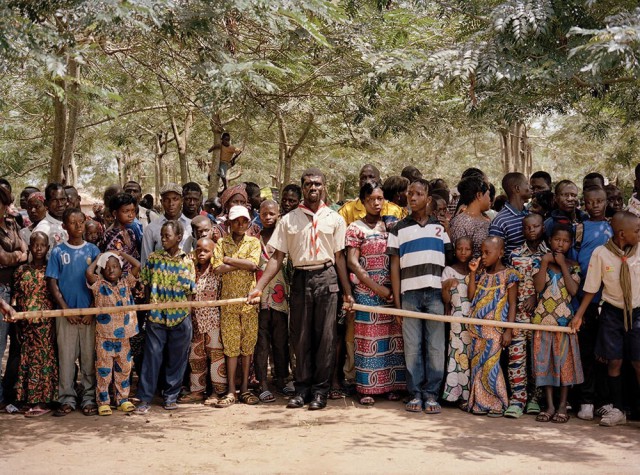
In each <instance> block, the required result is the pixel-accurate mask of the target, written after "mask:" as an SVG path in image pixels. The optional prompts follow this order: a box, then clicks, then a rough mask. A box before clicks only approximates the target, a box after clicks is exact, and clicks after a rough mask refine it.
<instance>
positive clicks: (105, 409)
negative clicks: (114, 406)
mask: <svg viewBox="0 0 640 475" xmlns="http://www.w3.org/2000/svg"><path fill="white" fill-rule="evenodd" d="M111 414H113V411H112V410H111V407H109V405H108V404H105V405H103V406H100V407H98V415H99V416H110V415H111Z"/></svg>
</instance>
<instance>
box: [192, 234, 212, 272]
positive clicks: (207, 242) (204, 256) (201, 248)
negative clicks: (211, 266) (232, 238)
mask: <svg viewBox="0 0 640 475" xmlns="http://www.w3.org/2000/svg"><path fill="white" fill-rule="evenodd" d="M213 246H214V244H213V241H212V240H211V239H201V240H199V241H198V243H197V244H196V261H197V262H198V265H201V266H203V265H206V264H208V263H209V262H211V258H212V257H213Z"/></svg>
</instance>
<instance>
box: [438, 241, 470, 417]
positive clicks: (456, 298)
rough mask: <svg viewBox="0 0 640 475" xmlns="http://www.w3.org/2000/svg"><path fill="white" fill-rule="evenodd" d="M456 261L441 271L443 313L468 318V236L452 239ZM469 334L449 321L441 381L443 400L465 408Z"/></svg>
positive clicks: (463, 327)
mask: <svg viewBox="0 0 640 475" xmlns="http://www.w3.org/2000/svg"><path fill="white" fill-rule="evenodd" d="M454 250H455V256H456V262H455V264H453V265H452V266H447V267H445V268H444V270H443V271H442V301H443V303H444V305H445V311H446V314H447V315H452V316H454V317H468V316H469V310H470V304H471V302H470V301H469V298H468V296H467V282H466V279H467V276H468V275H469V261H470V260H471V256H472V254H473V241H472V239H471V238H470V237H466V236H465V237H460V238H458V239H457V240H456V242H455V248H454ZM470 344H471V335H470V334H469V331H468V330H467V327H466V325H463V324H461V323H452V324H451V330H450V331H449V357H448V358H447V377H446V379H445V381H444V392H443V394H442V398H443V399H444V400H445V401H450V402H458V403H459V405H460V408H461V409H462V410H464V411H466V410H467V406H468V404H467V402H468V400H469V376H470V372H469V346H470Z"/></svg>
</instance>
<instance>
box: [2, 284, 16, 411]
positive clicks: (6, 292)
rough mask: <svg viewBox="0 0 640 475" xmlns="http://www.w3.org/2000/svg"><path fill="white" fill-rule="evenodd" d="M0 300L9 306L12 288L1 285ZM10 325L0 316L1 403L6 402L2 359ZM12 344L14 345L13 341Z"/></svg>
mask: <svg viewBox="0 0 640 475" xmlns="http://www.w3.org/2000/svg"><path fill="white" fill-rule="evenodd" d="M0 298H1V299H2V300H4V301H5V302H7V303H8V304H10V303H11V288H10V287H9V286H8V285H5V284H0ZM9 325H10V324H9V323H7V322H5V321H4V318H3V317H2V316H1V315H0V402H3V401H4V395H3V393H2V386H3V385H2V359H3V357H4V352H5V350H6V349H7V337H8V336H9ZM11 343H12V344H13V341H12V342H11Z"/></svg>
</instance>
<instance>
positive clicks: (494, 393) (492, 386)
mask: <svg viewBox="0 0 640 475" xmlns="http://www.w3.org/2000/svg"><path fill="white" fill-rule="evenodd" d="M471 328H474V327H471ZM471 333H472V336H473V338H472V340H471V390H470V392H469V411H470V412H485V411H496V412H500V411H504V410H505V409H506V408H507V405H508V404H509V399H508V396H507V386H506V383H505V380H504V375H503V374H502V368H501V367H500V354H501V352H502V345H501V343H500V340H501V337H502V334H501V333H500V332H499V331H498V330H496V329H495V328H492V327H482V329H481V330H480V331H479V332H478V331H477V330H476V331H472V332H471ZM480 335H481V336H480Z"/></svg>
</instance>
